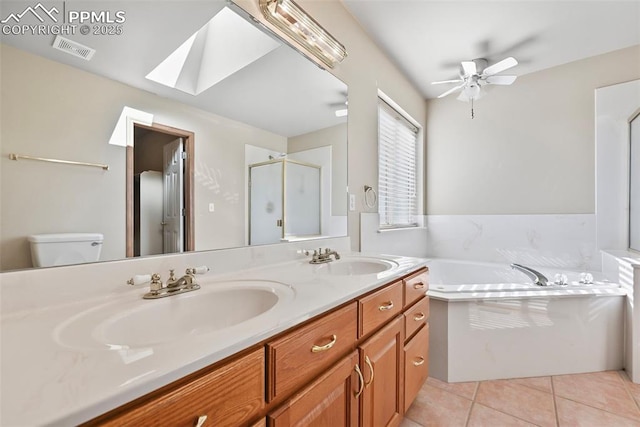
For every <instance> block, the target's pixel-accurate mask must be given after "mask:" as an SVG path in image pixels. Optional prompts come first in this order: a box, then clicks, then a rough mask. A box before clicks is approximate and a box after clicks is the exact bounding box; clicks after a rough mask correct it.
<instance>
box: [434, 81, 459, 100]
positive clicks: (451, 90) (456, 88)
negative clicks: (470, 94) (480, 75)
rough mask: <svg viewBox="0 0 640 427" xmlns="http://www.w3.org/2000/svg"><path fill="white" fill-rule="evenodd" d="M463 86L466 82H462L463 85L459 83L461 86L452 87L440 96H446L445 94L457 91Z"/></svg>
mask: <svg viewBox="0 0 640 427" xmlns="http://www.w3.org/2000/svg"><path fill="white" fill-rule="evenodd" d="M463 86H464V83H462V84H461V85H459V86H456V87H452V88H451V89H449V90H448V91H446V92H445V93H442V94H440V95H439V96H438V98H444V97H445V96H447V95H449V94H450V93H453V92H455V91H456V90H458V89H461V88H462V87H463Z"/></svg>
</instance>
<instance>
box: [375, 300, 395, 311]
mask: <svg viewBox="0 0 640 427" xmlns="http://www.w3.org/2000/svg"><path fill="white" fill-rule="evenodd" d="M392 308H393V301H389V302H388V303H386V304H382V305H381V306H380V307H378V310H380V311H385V310H391V309H392Z"/></svg>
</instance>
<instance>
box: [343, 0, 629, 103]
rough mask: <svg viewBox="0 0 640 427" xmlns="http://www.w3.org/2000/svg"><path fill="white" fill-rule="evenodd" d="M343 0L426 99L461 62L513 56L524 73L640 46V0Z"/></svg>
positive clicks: (454, 75)
mask: <svg viewBox="0 0 640 427" xmlns="http://www.w3.org/2000/svg"><path fill="white" fill-rule="evenodd" d="M342 2H343V3H344V5H345V6H346V7H347V9H348V10H349V11H350V12H351V13H352V14H353V16H354V17H355V18H356V19H357V20H358V21H359V22H360V23H361V25H362V26H363V27H364V29H365V31H367V32H368V33H369V35H370V36H371V37H372V38H373V40H374V41H375V42H376V44H377V45H378V46H380V47H381V48H382V49H383V50H384V51H385V52H386V53H387V55H388V56H389V57H390V58H391V59H392V60H393V61H394V62H395V63H396V64H397V65H398V66H399V68H400V69H401V70H402V71H403V72H404V73H405V75H406V76H408V77H409V79H410V80H411V81H412V82H413V83H414V84H415V86H416V87H417V88H418V89H419V90H420V91H421V92H422V94H423V95H424V96H425V97H426V98H435V97H436V96H437V95H439V94H440V93H442V92H444V91H445V90H446V89H447V88H448V87H449V86H447V85H440V86H432V85H431V82H433V81H438V80H448V79H452V78H457V77H458V67H459V63H460V61H468V60H472V59H475V58H486V59H488V60H489V65H491V64H493V63H495V62H498V61H500V60H502V59H504V58H505V57H508V56H513V57H515V58H516V59H517V60H518V61H519V63H520V64H519V65H518V66H516V67H515V68H512V69H510V70H508V71H506V72H504V73H502V74H514V75H518V76H520V75H523V74H527V73H531V72H534V71H539V70H542V69H545V68H550V67H554V66H557V65H561V64H565V63H568V62H572V61H576V60H579V59H583V58H587V57H590V56H595V55H599V54H602V53H605V52H609V51H613V50H617V49H622V48H625V47H629V46H632V45H636V44H640V0H627V1H615V0H606V1H593V0H582V1H547V0H535V1H521V0H509V1H486V0H484V1H483V0H472V1H458V0H449V1H435V0H342ZM347 48H348V46H347ZM638 67H640V64H638ZM516 84H517V82H516Z"/></svg>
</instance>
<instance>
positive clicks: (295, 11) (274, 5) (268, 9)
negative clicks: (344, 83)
mask: <svg viewBox="0 0 640 427" xmlns="http://www.w3.org/2000/svg"><path fill="white" fill-rule="evenodd" d="M259 1H260V10H261V11H262V14H263V15H264V17H265V18H266V20H267V21H269V22H270V23H272V24H274V25H275V26H277V27H278V28H280V29H281V30H282V31H284V32H285V33H286V34H287V35H288V36H290V37H291V38H293V39H294V40H295V41H297V42H298V43H300V44H301V45H302V46H304V47H305V48H306V49H307V50H308V51H309V52H310V53H312V54H313V55H314V56H315V57H316V58H318V59H319V60H320V61H322V63H323V64H325V65H327V66H328V67H329V68H333V67H334V65H335V64H336V63H338V62H341V61H342V60H343V59H344V58H345V57H346V56H347V50H346V49H345V47H344V46H343V45H342V44H341V43H340V42H339V41H338V40H336V39H335V38H334V37H333V36H332V35H331V34H329V33H328V32H327V31H326V30H325V29H324V28H322V26H321V25H320V24H318V23H317V22H316V21H315V20H314V19H313V18H312V17H310V16H309V15H308V14H307V13H306V12H305V11H304V10H303V9H302V8H301V7H300V6H298V5H297V4H296V3H295V2H294V1H293V0H259Z"/></svg>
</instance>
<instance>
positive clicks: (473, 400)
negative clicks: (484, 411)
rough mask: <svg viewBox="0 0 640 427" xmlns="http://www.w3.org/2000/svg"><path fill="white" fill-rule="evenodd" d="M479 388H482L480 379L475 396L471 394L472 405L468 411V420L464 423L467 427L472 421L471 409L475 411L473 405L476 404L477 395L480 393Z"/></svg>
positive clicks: (474, 392) (474, 391)
mask: <svg viewBox="0 0 640 427" xmlns="http://www.w3.org/2000/svg"><path fill="white" fill-rule="evenodd" d="M479 388H480V381H478V382H476V387H475V389H474V390H473V396H471V406H469V412H467V422H466V423H465V424H464V425H465V427H469V422H470V421H471V411H473V407H474V406H475V404H476V396H477V395H478V389H479Z"/></svg>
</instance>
